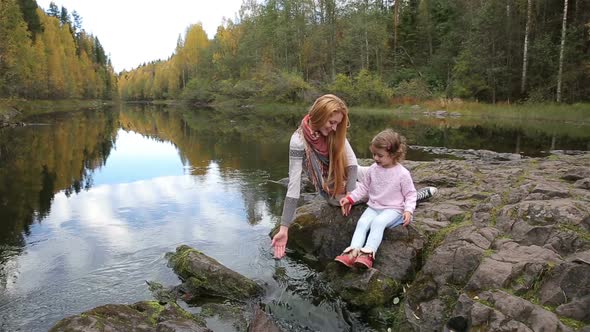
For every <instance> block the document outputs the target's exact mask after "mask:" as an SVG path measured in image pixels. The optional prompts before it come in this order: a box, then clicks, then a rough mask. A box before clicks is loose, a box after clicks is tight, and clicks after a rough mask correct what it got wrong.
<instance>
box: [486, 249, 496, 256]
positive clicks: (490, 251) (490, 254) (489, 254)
mask: <svg viewBox="0 0 590 332" xmlns="http://www.w3.org/2000/svg"><path fill="white" fill-rule="evenodd" d="M495 252H496V250H494V249H489V248H488V249H486V250H484V251H483V257H490V256H492V255H493V254H494V253H495Z"/></svg>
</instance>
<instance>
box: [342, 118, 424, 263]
mask: <svg viewBox="0 0 590 332" xmlns="http://www.w3.org/2000/svg"><path fill="white" fill-rule="evenodd" d="M370 149H371V152H372V153H373V160H375V163H374V164H373V165H371V167H369V169H368V173H367V175H366V176H365V177H364V178H363V181H362V182H361V183H359V184H358V186H357V187H356V189H355V190H354V191H352V192H351V193H350V194H349V195H348V196H346V197H344V198H342V199H341V200H340V205H341V206H342V214H344V215H348V214H349V212H350V208H351V207H352V205H353V204H354V203H355V202H358V201H359V200H362V199H364V198H367V196H368V198H369V200H368V202H367V205H368V207H367V209H366V210H365V212H364V213H363V214H362V216H361V217H360V219H359V221H358V223H357V225H356V229H355V231H354V234H353V236H352V241H351V242H350V246H349V247H348V248H346V249H344V252H343V253H342V254H341V255H340V256H337V257H336V258H335V260H336V261H338V262H340V263H342V264H344V265H346V266H348V267H352V266H353V265H356V266H359V267H366V268H371V267H372V266H373V260H374V258H375V253H376V252H377V249H378V248H379V245H380V244H381V240H382V239H383V232H384V231H385V229H386V228H392V227H396V226H399V225H400V224H402V223H403V225H404V226H407V225H408V224H409V223H410V222H411V221H412V214H413V213H414V209H415V208H416V189H415V188H414V183H413V181H412V177H411V175H410V172H409V171H408V170H407V169H406V168H405V167H404V166H402V165H401V164H400V162H401V161H402V160H403V159H404V157H405V155H406V149H407V147H406V142H405V138H404V137H403V136H401V135H400V134H398V133H396V132H394V131H393V130H391V129H387V130H384V131H382V132H380V133H379V134H377V136H375V137H374V138H373V140H372V141H371V146H370ZM367 232H368V233H369V234H368V237H367Z"/></svg>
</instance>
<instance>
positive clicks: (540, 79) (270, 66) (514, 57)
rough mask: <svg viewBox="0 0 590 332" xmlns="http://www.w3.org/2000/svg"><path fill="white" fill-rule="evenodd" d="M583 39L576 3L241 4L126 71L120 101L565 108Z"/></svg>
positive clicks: (585, 20) (333, 0)
mask: <svg viewBox="0 0 590 332" xmlns="http://www.w3.org/2000/svg"><path fill="white" fill-rule="evenodd" d="M589 30H590V3H589V2H588V1H582V0H569V1H568V0H491V1H472V0H395V1H389V0H265V1H262V2H260V1H254V0H246V1H244V2H243V5H242V8H241V10H240V12H239V14H238V15H236V17H235V18H234V19H233V20H226V21H225V22H224V24H223V25H222V26H220V27H219V28H218V30H217V33H216V35H215V37H214V38H213V39H212V40H208V39H207V35H206V34H205V32H204V31H203V27H202V26H201V25H199V24H195V25H192V26H190V27H188V28H187V30H186V33H185V34H184V36H181V37H179V39H178V42H177V48H176V50H175V52H174V54H172V55H171V56H170V58H168V59H166V60H163V61H156V62H153V63H148V64H144V65H142V66H140V67H139V68H137V69H135V70H133V71H130V72H123V73H121V75H120V77H119V79H120V81H119V92H120V95H121V97H122V98H124V99H132V100H140V99H167V98H182V99H188V100H194V101H204V102H207V101H210V100H213V99H219V98H230V99H235V98H263V99H267V100H271V101H277V102H296V101H300V100H302V99H309V98H306V97H307V96H314V95H317V94H318V93H321V92H327V91H329V92H333V93H336V94H338V95H340V96H342V97H344V98H345V99H346V100H347V102H349V103H351V104H384V103H391V102H394V103H395V102H404V101H410V102H413V101H414V100H424V99H432V98H462V99H470V100H476V101H481V102H487V103H496V102H518V101H529V102H548V101H553V102H555V101H557V102H569V103H572V102H579V101H587V100H588V99H589V98H590V33H589Z"/></svg>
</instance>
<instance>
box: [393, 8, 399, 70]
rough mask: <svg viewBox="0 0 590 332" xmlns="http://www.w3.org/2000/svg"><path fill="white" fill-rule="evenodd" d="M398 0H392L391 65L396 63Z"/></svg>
mask: <svg viewBox="0 0 590 332" xmlns="http://www.w3.org/2000/svg"><path fill="white" fill-rule="evenodd" d="M399 1H400V0H394V3H393V66H394V68H395V66H396V64H397V61H396V59H397V28H398V26H399Z"/></svg>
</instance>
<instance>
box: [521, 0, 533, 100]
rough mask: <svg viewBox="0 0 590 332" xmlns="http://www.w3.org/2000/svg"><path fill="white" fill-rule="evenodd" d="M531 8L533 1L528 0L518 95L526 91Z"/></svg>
mask: <svg viewBox="0 0 590 332" xmlns="http://www.w3.org/2000/svg"><path fill="white" fill-rule="evenodd" d="M532 8H533V0H528V4H527V15H526V27H525V30H524V51H523V56H522V79H521V82H520V93H521V94H524V92H525V89H526V70H527V64H528V51H529V33H530V31H531V13H532V11H533V10H532Z"/></svg>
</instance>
